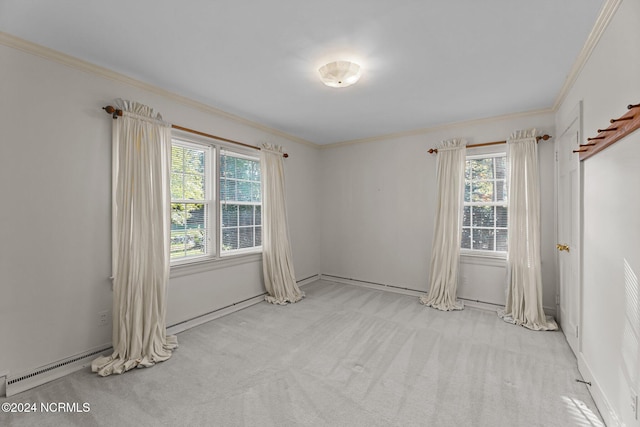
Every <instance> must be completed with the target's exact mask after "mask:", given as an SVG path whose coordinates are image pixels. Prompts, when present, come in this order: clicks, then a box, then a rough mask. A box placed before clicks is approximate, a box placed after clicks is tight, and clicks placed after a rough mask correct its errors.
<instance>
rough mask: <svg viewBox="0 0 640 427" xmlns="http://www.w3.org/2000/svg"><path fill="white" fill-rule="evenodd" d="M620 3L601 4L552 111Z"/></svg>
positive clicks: (556, 109) (610, 1)
mask: <svg viewBox="0 0 640 427" xmlns="http://www.w3.org/2000/svg"><path fill="white" fill-rule="evenodd" d="M621 3H622V0H607V1H606V3H605V4H604V5H603V6H602V9H601V10H600V15H598V19H596V23H595V24H594V25H593V29H592V30H591V33H589V37H587V41H586V42H585V43H584V46H582V50H581V51H580V54H579V55H578V57H577V58H576V60H575V62H574V63H573V66H572V67H571V70H570V71H569V74H568V75H567V78H566V79H565V81H564V84H563V85H562V88H561V89H560V92H559V93H558V96H556V100H555V102H554V103H553V107H552V109H553V111H554V112H555V111H558V108H560V104H562V102H563V101H564V100H565V98H566V97H567V95H568V94H569V91H570V90H571V88H572V87H573V85H574V84H575V82H576V80H577V79H578V76H579V75H580V72H581V71H582V69H583V68H584V66H585V64H586V63H587V61H588V60H589V58H590V57H591V54H592V53H593V50H594V49H595V47H596V46H597V45H598V42H599V41H600V38H601V37H602V35H603V34H604V31H605V30H606V29H607V27H608V26H609V23H610V22H611V19H612V18H613V16H614V15H615V13H616V10H618V7H619V6H620V4H621Z"/></svg>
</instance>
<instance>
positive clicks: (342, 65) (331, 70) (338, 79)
mask: <svg viewBox="0 0 640 427" xmlns="http://www.w3.org/2000/svg"><path fill="white" fill-rule="evenodd" d="M318 72H319V73H320V80H322V83H324V84H325V85H327V86H330V87H347V86H351V85H352V84H354V83H355V82H357V81H358V79H359V78H360V66H359V65H358V64H356V63H355V62H349V61H335V62H330V63H328V64H326V65H323V66H322V67H320V68H319V69H318Z"/></svg>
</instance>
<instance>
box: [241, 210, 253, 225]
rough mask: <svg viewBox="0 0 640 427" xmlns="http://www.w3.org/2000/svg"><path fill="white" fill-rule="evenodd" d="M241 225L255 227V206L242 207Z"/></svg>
mask: <svg viewBox="0 0 640 427" xmlns="http://www.w3.org/2000/svg"><path fill="white" fill-rule="evenodd" d="M240 225H241V226H243V225H253V206H245V205H242V206H240Z"/></svg>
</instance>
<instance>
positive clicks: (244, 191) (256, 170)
mask: <svg viewBox="0 0 640 427" xmlns="http://www.w3.org/2000/svg"><path fill="white" fill-rule="evenodd" d="M260 191H261V190H260V162H259V161H258V159H256V158H251V157H247V156H242V155H239V154H235V153H229V152H227V151H223V152H222V153H221V155H220V211H221V217H222V224H221V230H222V244H221V247H220V252H221V253H222V254H225V253H231V252H234V251H241V250H247V249H252V248H256V247H260V246H262V221H261V220H262V211H261V207H262V206H261V202H260V200H261V194H260Z"/></svg>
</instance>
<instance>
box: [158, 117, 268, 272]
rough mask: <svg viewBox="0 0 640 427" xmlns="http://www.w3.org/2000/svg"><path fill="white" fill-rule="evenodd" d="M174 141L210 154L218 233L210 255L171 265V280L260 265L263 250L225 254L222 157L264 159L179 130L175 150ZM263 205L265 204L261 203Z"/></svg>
mask: <svg viewBox="0 0 640 427" xmlns="http://www.w3.org/2000/svg"><path fill="white" fill-rule="evenodd" d="M173 140H178V141H179V142H181V143H183V144H185V145H193V146H195V147H205V148H208V150H209V152H210V158H211V161H210V162H209V165H206V166H205V170H206V171H207V172H208V177H207V178H208V179H207V184H208V185H209V189H210V191H211V193H210V196H211V200H212V202H211V211H212V212H210V214H209V220H210V221H212V224H213V226H212V227H210V228H211V229H212V230H214V231H213V233H214V238H213V239H211V242H210V246H211V250H210V253H208V254H205V255H196V256H191V257H187V258H178V259H175V260H171V259H170V261H169V268H170V271H171V274H170V277H180V276H185V275H190V274H197V273H199V272H204V271H208V270H213V269H218V268H224V267H231V266H233V265H238V264H245V263H251V262H256V261H259V260H261V259H262V246H257V247H253V248H246V249H238V250H235V251H232V252H230V253H225V254H222V251H221V241H222V232H221V230H222V218H221V216H220V215H221V210H220V209H221V203H220V194H219V192H220V190H219V184H220V177H219V174H220V172H219V171H220V155H221V153H222V152H224V151H227V152H229V153H232V154H234V155H237V156H240V157H245V158H248V159H251V160H256V159H257V160H258V161H260V155H259V154H258V155H256V153H255V150H250V149H248V148H242V147H237V146H235V145H232V144H229V143H225V142H223V141H218V140H212V139H210V138H206V137H200V136H198V135H192V134H191V133H187V132H183V131H180V130H177V129H172V130H171V141H172V142H171V143H172V146H173ZM260 205H262V201H261V203H260Z"/></svg>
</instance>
